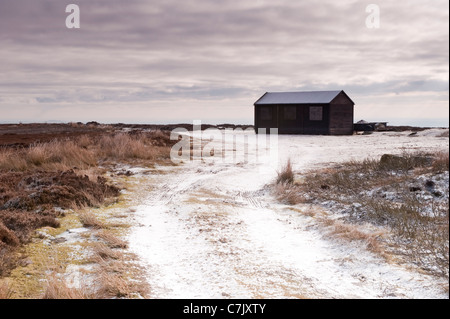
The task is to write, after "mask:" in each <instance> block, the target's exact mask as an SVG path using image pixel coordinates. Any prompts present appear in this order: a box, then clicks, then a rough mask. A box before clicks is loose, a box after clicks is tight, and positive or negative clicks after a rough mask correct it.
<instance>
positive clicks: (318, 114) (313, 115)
mask: <svg viewBox="0 0 450 319" xmlns="http://www.w3.org/2000/svg"><path fill="white" fill-rule="evenodd" d="M322 119H323V108H322V106H310V107H309V120H310V121H322Z"/></svg>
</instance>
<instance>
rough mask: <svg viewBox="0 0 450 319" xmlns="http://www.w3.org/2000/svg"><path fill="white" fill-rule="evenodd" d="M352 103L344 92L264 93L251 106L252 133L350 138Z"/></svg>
mask: <svg viewBox="0 0 450 319" xmlns="http://www.w3.org/2000/svg"><path fill="white" fill-rule="evenodd" d="M354 105H355V103H354V102H353V101H352V100H351V99H350V98H349V97H348V95H347V94H346V93H345V92H344V91H342V90H341V91H313V92H267V93H265V94H264V95H263V96H262V97H261V98H259V99H258V100H257V101H256V102H255V104H254V106H255V130H256V132H258V129H260V128H266V129H270V128H278V133H280V134H325V135H347V134H353V109H354Z"/></svg>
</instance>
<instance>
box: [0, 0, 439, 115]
mask: <svg viewBox="0 0 450 319" xmlns="http://www.w3.org/2000/svg"><path fill="white" fill-rule="evenodd" d="M73 2H74V3H77V4H78V5H79V6H80V9H81V29H79V30H73V29H72V30H69V29H66V28H65V26H64V21H65V17H66V16H67V14H66V13H65V10H64V9H65V5H66V3H63V2H61V1H57V0H40V1H31V0H2V1H0V43H1V45H2V46H1V50H0V61H1V62H0V63H2V65H1V68H2V73H1V74H0V95H5V94H7V95H8V96H9V99H8V101H12V100H14V96H16V100H22V98H21V97H19V95H20V96H23V95H25V96H31V97H32V100H35V101H36V102H37V104H39V105H41V106H44V105H46V104H52V105H53V106H55V105H56V104H58V103H69V104H70V103H72V104H73V105H74V107H76V106H77V105H80V104H83V103H84V104H86V103H94V104H98V105H99V104H101V103H105V102H107V103H117V104H118V105H122V104H123V103H132V102H145V101H148V102H152V101H164V100H166V101H172V100H178V101H182V100H184V99H190V100H195V99H197V100H199V101H202V100H217V101H224V100H226V99H240V101H242V100H243V99H245V98H247V103H248V105H249V106H251V104H252V102H253V101H252V99H253V98H254V97H255V96H257V95H258V94H260V93H263V92H265V91H269V90H282V91H287V90H297V89H310V90H314V89H340V88H343V89H346V88H347V89H348V90H350V92H352V93H354V94H357V95H358V94H365V95H376V94H379V95H380V94H389V93H400V94H402V93H406V92H437V93H439V92H440V93H442V92H444V93H445V91H448V80H447V79H448V28H447V27H448V10H447V11H445V9H446V8H447V9H448V2H447V1H434V2H432V3H431V2H426V1H421V0H412V1H411V2H408V5H405V4H404V3H398V2H395V3H394V2H392V1H387V0H380V1H378V3H379V5H380V6H381V14H382V16H381V18H382V20H381V23H382V25H381V28H380V29H378V30H369V29H367V28H366V27H365V25H364V21H365V18H366V15H367V14H366V12H365V6H366V5H367V3H366V2H363V1H357V0H348V1H342V2H341V1H339V2H336V1H331V0H323V1H314V2H312V1H311V2H309V1H288V0H285V1H242V0H241V1H236V0H223V1H220V2H217V1H209V0H195V1H175V0H165V1H163V0H161V1H144V0H130V1H119V0H97V1H88V0H77V1H73ZM258 92H260V93H258ZM3 100H4V99H3ZM2 103H6V102H2ZM240 103H242V102H240ZM4 105H5V104H1V103H0V111H1V110H2V108H3V107H5V106H4ZM55 107H56V106H55Z"/></svg>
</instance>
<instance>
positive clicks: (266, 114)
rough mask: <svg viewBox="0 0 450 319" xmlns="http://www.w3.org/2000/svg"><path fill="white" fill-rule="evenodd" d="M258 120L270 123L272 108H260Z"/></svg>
mask: <svg viewBox="0 0 450 319" xmlns="http://www.w3.org/2000/svg"><path fill="white" fill-rule="evenodd" d="M259 112H260V118H261V120H262V121H271V120H272V108H271V107H270V106H262V107H261V108H260V109H259Z"/></svg>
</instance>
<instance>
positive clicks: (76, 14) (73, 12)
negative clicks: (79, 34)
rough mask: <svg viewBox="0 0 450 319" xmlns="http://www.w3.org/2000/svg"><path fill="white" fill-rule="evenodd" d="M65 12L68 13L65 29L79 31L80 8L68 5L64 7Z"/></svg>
mask: <svg viewBox="0 0 450 319" xmlns="http://www.w3.org/2000/svg"><path fill="white" fill-rule="evenodd" d="M66 12H67V13H70V14H69V15H68V16H67V17H66V28H68V29H79V28H80V7H79V6H78V5H76V4H69V5H67V6H66Z"/></svg>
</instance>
